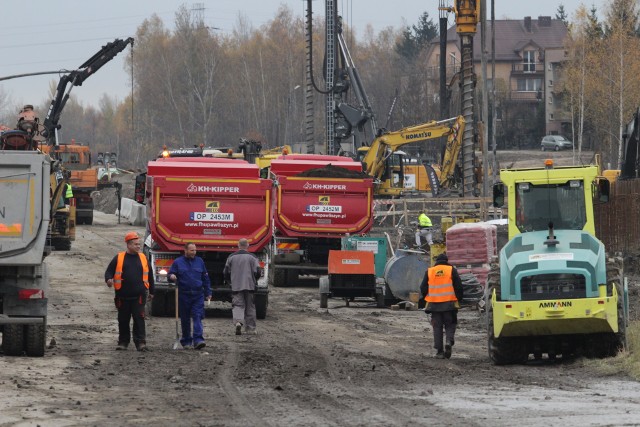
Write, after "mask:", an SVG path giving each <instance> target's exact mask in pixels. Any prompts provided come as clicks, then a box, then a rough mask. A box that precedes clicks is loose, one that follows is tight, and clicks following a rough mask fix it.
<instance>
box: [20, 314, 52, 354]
mask: <svg viewBox="0 0 640 427" xmlns="http://www.w3.org/2000/svg"><path fill="white" fill-rule="evenodd" d="M26 330H27V331H26V332H27V333H26V337H25V349H26V350H27V356H29V357H42V356H44V349H45V347H46V345H47V324H46V319H45V323H44V324H42V325H27V326H26Z"/></svg>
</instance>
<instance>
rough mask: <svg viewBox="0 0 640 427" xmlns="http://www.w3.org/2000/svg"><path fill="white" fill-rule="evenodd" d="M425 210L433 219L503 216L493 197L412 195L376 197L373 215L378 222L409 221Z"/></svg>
mask: <svg viewBox="0 0 640 427" xmlns="http://www.w3.org/2000/svg"><path fill="white" fill-rule="evenodd" d="M421 212H425V213H426V214H427V215H428V216H429V217H430V218H431V219H432V220H436V222H440V221H439V220H440V218H442V217H452V218H477V219H478V220H479V221H485V220H487V219H493V218H502V210H501V209H494V208H493V206H492V205H491V199H490V198H481V197H469V198H460V197H451V198H412V197H406V198H401V199H376V200H375V201H374V217H375V224H376V225H377V226H386V227H396V226H398V225H405V226H406V225H409V223H410V222H411V221H416V220H417V219H418V215H420V213H421Z"/></svg>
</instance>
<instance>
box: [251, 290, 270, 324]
mask: <svg viewBox="0 0 640 427" xmlns="http://www.w3.org/2000/svg"><path fill="white" fill-rule="evenodd" d="M254 302H255V305H256V317H257V318H258V319H264V318H265V317H267V306H268V305H269V295H268V294H255V295H254Z"/></svg>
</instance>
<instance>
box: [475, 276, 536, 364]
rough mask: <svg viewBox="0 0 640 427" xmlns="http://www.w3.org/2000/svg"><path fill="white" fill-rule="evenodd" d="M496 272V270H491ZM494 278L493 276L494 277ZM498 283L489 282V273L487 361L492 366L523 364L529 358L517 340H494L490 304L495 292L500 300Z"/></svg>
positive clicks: (486, 303) (491, 306)
mask: <svg viewBox="0 0 640 427" xmlns="http://www.w3.org/2000/svg"><path fill="white" fill-rule="evenodd" d="M492 270H495V271H497V268H495V267H494V268H492ZM494 277H495V275H494ZM499 283H500V282H499V281H498V282H495V281H492V280H491V273H489V279H488V280H487V292H486V293H485V307H486V310H487V337H488V338H487V349H488V351H489V359H491V361H492V362H493V364H494V365H510V364H514V363H524V362H526V361H527V358H528V357H529V353H528V352H527V350H525V347H524V345H523V344H524V343H521V342H519V341H518V339H517V338H496V337H495V336H494V334H493V304H491V295H492V293H493V290H494V289H495V290H496V297H497V298H498V299H500V285H499Z"/></svg>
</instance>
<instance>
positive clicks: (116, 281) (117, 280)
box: [113, 252, 149, 291]
mask: <svg viewBox="0 0 640 427" xmlns="http://www.w3.org/2000/svg"><path fill="white" fill-rule="evenodd" d="M125 253H126V252H120V253H118V262H117V263H116V274H114V276H113V288H114V289H115V290H116V291H119V290H120V288H121V287H122V265H123V264H124V254H125ZM138 255H139V256H140V263H141V264H142V281H143V282H144V287H145V288H147V289H149V264H148V263H147V257H146V256H144V254H143V253H142V252H139V253H138Z"/></svg>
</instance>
